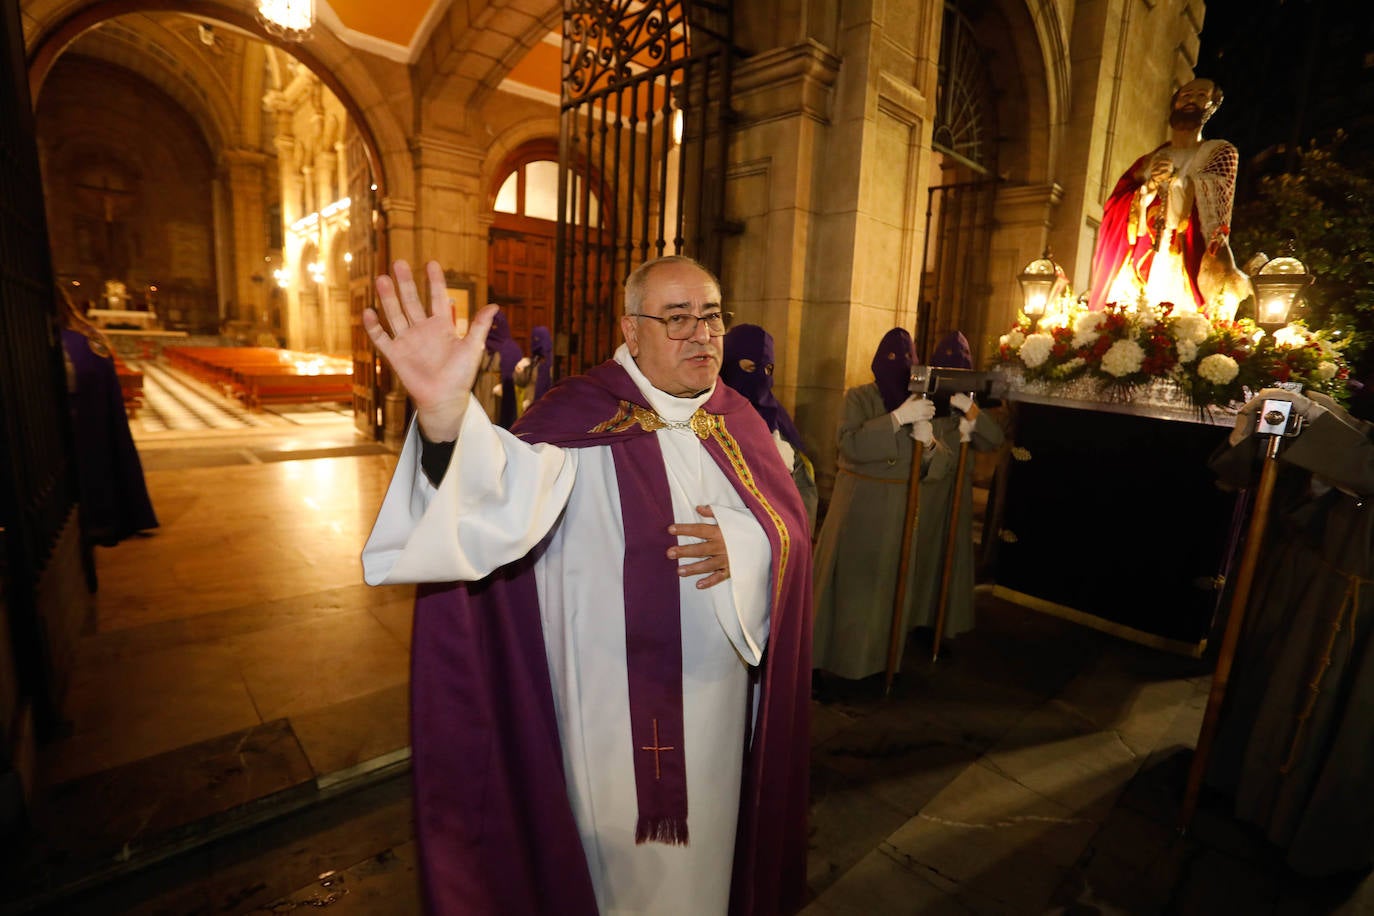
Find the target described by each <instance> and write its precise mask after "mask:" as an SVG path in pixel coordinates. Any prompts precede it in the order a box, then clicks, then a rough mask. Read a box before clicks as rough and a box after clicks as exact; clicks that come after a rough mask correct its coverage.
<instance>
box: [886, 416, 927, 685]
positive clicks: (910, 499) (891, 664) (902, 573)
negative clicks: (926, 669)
mask: <svg viewBox="0 0 1374 916" xmlns="http://www.w3.org/2000/svg"><path fill="white" fill-rule="evenodd" d="M911 445H912V448H911V472H910V476H909V477H908V479H907V485H906V517H905V518H904V520H903V521H902V552H901V553H900V554H898V557H900V559H899V560H898V563H897V592H896V594H895V595H894V596H893V598H892V630H891V632H890V633H889V634H888V637H887V679H886V681H885V682H884V684H883V692H884V693H891V692H892V679H893V678H894V677H896V675H897V659H898V656H899V655H900V654H901V650H902V636H903V633H902V619H903V617H904V615H903V614H902V609H903V607H904V606H905V605H906V589H907V578H908V576H907V568H908V567H909V566H910V559H911V541H912V538H913V537H914V535H915V530H916V513H917V510H918V509H919V508H920V503H921V459H922V458H923V457H924V455H925V445H924V444H922V443H921V441H920V440H913V441H912V443H911Z"/></svg>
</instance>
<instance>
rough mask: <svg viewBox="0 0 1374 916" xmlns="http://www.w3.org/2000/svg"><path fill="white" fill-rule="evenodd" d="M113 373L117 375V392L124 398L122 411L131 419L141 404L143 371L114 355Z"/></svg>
mask: <svg viewBox="0 0 1374 916" xmlns="http://www.w3.org/2000/svg"><path fill="white" fill-rule="evenodd" d="M114 364H115V374H116V375H117V376H119V393H120V395H122V396H123V398H124V413H125V415H126V416H127V417H128V418H129V419H130V420H132V419H133V418H134V417H135V416H136V415H137V414H138V409H139V408H140V407H142V406H143V373H142V372H140V371H139V370H137V369H135V368H133V367H131V366H129V365H128V364H127V363H125V362H124V360H122V359H120V358H119V354H115V357H114Z"/></svg>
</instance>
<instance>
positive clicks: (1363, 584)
mask: <svg viewBox="0 0 1374 916" xmlns="http://www.w3.org/2000/svg"><path fill="white" fill-rule="evenodd" d="M1314 400H1318V401H1319V402H1321V403H1323V404H1326V405H1330V407H1331V408H1332V410H1331V412H1329V413H1326V414H1323V415H1322V416H1320V417H1318V418H1317V419H1316V421H1315V422H1313V423H1312V424H1311V425H1310V426H1309V427H1308V428H1307V429H1306V430H1304V431H1303V432H1302V433H1301V435H1300V436H1299V437H1298V438H1297V439H1295V440H1290V441H1287V442H1285V443H1284V446H1283V449H1282V451H1280V453H1279V459H1278V460H1279V462H1280V464H1281V466H1282V468H1283V470H1282V473H1281V474H1280V478H1279V482H1278V485H1277V487H1276V491H1275V495H1274V499H1273V502H1272V504H1271V508H1270V521H1269V532H1268V535H1267V536H1266V538H1265V548H1264V551H1263V553H1262V554H1261V557H1260V565H1259V567H1258V569H1257V571H1256V576H1255V584H1254V588H1253V591H1252V592H1251V596H1250V601H1249V603H1248V606H1247V611H1246V618H1245V624H1244V629H1243V630H1242V636H1241V639H1240V642H1239V644H1238V646H1237V651H1236V658H1235V665H1234V670H1233V673H1232V676H1231V681H1230V684H1229V685H1228V689H1227V696H1226V703H1225V706H1224V707H1223V711H1222V714H1221V718H1220V720H1219V723H1218V731H1217V736H1216V743H1215V745H1214V750H1213V756H1212V759H1211V761H1210V762H1209V770H1208V782H1209V783H1211V784H1212V785H1213V786H1216V787H1217V788H1220V789H1222V790H1224V791H1226V792H1228V793H1230V794H1232V795H1233V796H1234V798H1235V809H1236V816H1237V817H1238V818H1240V819H1241V820H1244V821H1248V822H1250V823H1253V824H1256V825H1257V826H1259V827H1261V828H1262V829H1263V830H1264V832H1265V834H1266V835H1267V837H1268V838H1269V840H1270V841H1271V842H1273V843H1274V844H1276V845H1277V846H1279V847H1281V848H1283V849H1285V850H1286V852H1287V861H1288V864H1289V865H1290V866H1291V867H1292V868H1293V869H1294V870H1296V871H1299V872H1302V873H1305V874H1311V875H1326V874H1333V873H1336V872H1340V871H1347V870H1353V869H1363V868H1368V867H1369V866H1370V865H1371V864H1374V551H1371V548H1372V547H1374V544H1371V535H1372V534H1374V506H1371V505H1370V503H1369V502H1368V501H1367V500H1368V498H1369V497H1370V496H1371V495H1374V443H1372V442H1371V441H1370V438H1369V434H1370V432H1371V431H1374V427H1370V426H1369V425H1368V424H1366V423H1363V422H1361V421H1360V420H1356V419H1353V418H1351V417H1350V416H1349V415H1348V414H1346V413H1345V412H1344V411H1342V410H1341V409H1340V408H1339V407H1336V406H1335V405H1334V404H1333V403H1331V402H1330V401H1329V400H1328V399H1325V398H1322V397H1321V396H1316V397H1314ZM1261 441H1262V440H1260V439H1259V437H1255V436H1253V435H1252V436H1249V437H1247V438H1246V439H1245V440H1243V441H1242V442H1241V443H1240V444H1239V445H1237V446H1235V447H1232V448H1224V449H1223V450H1221V451H1219V452H1218V453H1217V455H1216V456H1214V458H1213V460H1212V466H1213V468H1214V469H1215V470H1217V472H1218V473H1219V474H1221V475H1222V477H1223V478H1225V479H1227V480H1229V481H1231V482H1234V483H1238V484H1241V485H1246V484H1251V483H1253V482H1254V481H1255V480H1257V479H1258V477H1257V470H1256V469H1257V468H1258V455H1259V449H1260V447H1261ZM1314 477H1315V479H1316V481H1317V486H1316V487H1313V485H1312V484H1313V480H1314ZM1327 485H1334V486H1333V488H1331V489H1327V488H1326V487H1327ZM1343 491H1345V492H1343ZM1352 494H1353V495H1352Z"/></svg>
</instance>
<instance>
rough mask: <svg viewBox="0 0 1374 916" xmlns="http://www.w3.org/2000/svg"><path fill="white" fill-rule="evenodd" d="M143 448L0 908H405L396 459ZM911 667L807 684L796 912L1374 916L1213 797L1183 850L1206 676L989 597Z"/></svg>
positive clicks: (911, 653) (295, 445) (256, 447)
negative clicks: (372, 552) (802, 846)
mask: <svg viewBox="0 0 1374 916" xmlns="http://www.w3.org/2000/svg"><path fill="white" fill-rule="evenodd" d="M231 435H232V436H234V437H233V438H231ZM254 437H257V438H254ZM140 447H141V449H142V451H143V454H144V460H145V465H146V469H147V478H148V482H149V486H150V489H151V492H152V496H153V500H154V504H155V506H156V508H157V510H158V513H159V515H160V517H161V520H162V527H161V528H160V529H159V530H158V531H157V532H156V533H155V534H153V535H152V536H150V537H147V538H142V539H138V540H134V541H128V542H125V543H123V544H121V545H119V546H118V547H116V548H113V549H110V550H101V551H99V553H98V565H99V575H100V590H99V592H98V595H97V597H98V606H99V620H98V622H97V624H96V626H95V627H94V628H93V630H92V632H91V633H90V634H88V636H87V637H86V639H85V642H84V644H83V648H82V655H81V660H80V665H79V667H78V671H77V676H76V679H75V682H74V687H73V692H72V698H71V710H72V716H71V734H70V735H69V736H68V737H66V738H65V739H63V740H61V741H58V742H55V743H53V744H52V745H50V746H48V747H47V748H45V749H44V753H43V759H42V761H41V766H42V772H43V773H44V774H45V783H44V785H43V786H42V787H41V800H40V804H39V807H38V809H37V816H36V822H35V835H34V837H33V842H32V843H31V844H30V847H29V848H28V849H27V850H24V851H21V853H20V854H19V855H17V856H12V857H9V859H8V861H7V862H6V863H5V865H3V866H0V883H3V885H4V886H5V887H7V888H8V891H9V892H7V893H6V894H4V895H0V913H10V912H14V913H19V912H45V913H54V914H56V913H61V914H76V913H125V912H127V913H140V914H153V913H167V914H190V913H288V912H292V911H295V910H297V909H301V908H307V907H308V908H312V909H313V908H319V907H326V908H328V909H329V910H331V911H334V912H337V913H349V914H351V913H358V914H362V913H377V914H407V913H416V912H418V911H419V907H418V901H417V896H416V886H415V865H414V847H413V837H412V831H411V821H410V808H409V794H408V786H407V781H406V772H405V767H406V753H407V748H406V744H407V739H406V725H405V722H406V706H405V686H406V657H407V650H408V646H409V605H410V594H409V590H407V589H369V588H367V587H366V586H364V585H362V584H361V581H360V577H359V576H360V573H359V568H358V549H359V546H360V545H361V542H362V539H363V538H364V537H365V534H366V531H367V529H368V527H369V526H370V524H371V521H372V517H373V514H374V513H375V510H376V506H377V504H378V502H379V501H380V497H381V493H382V489H383V488H384V486H385V482H386V479H387V476H388V475H389V472H390V468H391V464H392V461H393V459H392V457H391V456H390V455H388V454H385V453H379V451H378V450H377V449H375V447H373V446H371V445H370V444H368V443H365V442H362V441H360V440H358V439H357V438H356V437H355V436H354V435H353V434H352V432H351V430H349V429H348V428H347V427H346V426H339V425H334V426H330V425H327V424H319V425H316V426H314V427H311V428H309V429H302V430H298V431H292V432H291V433H290V438H289V441H286V440H283V438H282V434H281V433H279V432H274V433H272V434H270V435H269V434H268V433H258V432H253V433H251V434H250V433H240V434H229V433H218V432H216V433H208V432H207V433H205V434H203V435H200V436H198V437H195V438H187V437H186V436H180V437H171V438H160V437H153V439H151V440H150V439H148V438H145V439H144V440H143V441H142V442H141V443H140ZM928 655H929V648H928V646H926V645H923V644H922V643H921V642H920V634H917V637H916V638H915V639H913V641H912V644H911V645H910V646H909V648H908V652H907V655H906V659H905V670H904V673H903V674H902V675H901V677H900V678H899V680H898V682H897V684H896V687H895V689H894V691H893V693H892V695H891V696H884V695H883V693H882V690H881V685H880V684H878V683H875V682H861V683H858V684H834V683H831V682H826V683H824V684H822V685H821V686H822V691H821V694H820V695H821V696H823V697H824V699H825V702H819V701H818V702H816V703H815V704H814V705H813V713H814V722H813V737H812V748H813V749H812V796H813V806H812V815H811V842H810V850H811V851H810V861H809V867H808V880H809V885H810V888H811V891H812V894H813V899H812V902H811V903H810V904H809V906H808V908H807V909H806V911H805V912H806V913H807V914H808V916H848V914H886V913H979V914H983V913H986V914H995V913H1064V914H1087V913H1169V914H1175V913H1177V914H1212V913H1217V914H1231V913H1243V914H1250V913H1256V914H1275V916H1278V914H1284V916H1287V914H1307V913H1312V914H1316V913H1364V912H1369V913H1374V881H1364V880H1362V879H1363V877H1364V876H1353V877H1351V878H1349V879H1342V880H1327V881H1321V882H1313V881H1305V880H1302V879H1300V878H1298V877H1297V876H1294V875H1292V874H1290V873H1288V872H1287V871H1286V870H1284V868H1283V867H1282V865H1281V864H1280V863H1279V862H1278V860H1277V859H1276V858H1275V857H1274V855H1273V853H1272V851H1271V850H1269V849H1268V848H1266V846H1265V845H1264V844H1263V843H1262V842H1261V841H1260V840H1259V839H1258V838H1257V837H1255V836H1254V834H1253V833H1252V832H1250V831H1249V830H1247V829H1246V828H1244V827H1243V826H1241V825H1238V824H1236V823H1234V822H1233V821H1232V820H1231V819H1230V818H1229V817H1228V816H1227V813H1226V807H1225V802H1224V800H1223V799H1219V798H1214V797H1211V796H1206V795H1204V798H1203V804H1202V806H1201V808H1200V810H1199V812H1198V815H1197V817H1196V818H1195V820H1194V824H1193V827H1192V829H1191V830H1190V832H1189V833H1188V834H1187V835H1186V836H1183V837H1180V836H1179V834H1178V832H1177V831H1176V829H1175V822H1176V819H1177V808H1178V799H1179V797H1180V794H1181V791H1182V785H1183V781H1184V776H1185V772H1186V769H1187V766H1188V761H1189V758H1190V754H1191V750H1190V749H1191V747H1192V744H1193V742H1194V741H1195V739H1196V735H1197V731H1198V728H1199V724H1200V721H1201V715H1202V709H1203V706H1204V704H1205V701H1206V691H1207V688H1208V678H1207V669H1206V667H1205V666H1204V665H1203V664H1202V663H1200V662H1197V661H1194V660H1191V659H1184V658H1180V657H1177V656H1172V655H1167V654H1163V653H1160V652H1157V651H1154V650H1150V649H1146V648H1144V647H1140V646H1137V645H1134V644H1131V643H1126V642H1122V641H1119V640H1116V639H1114V638H1112V637H1108V636H1105V635H1103V634H1100V633H1097V632H1095V631H1092V630H1089V629H1086V628H1083V627H1080V626H1077V625H1075V624H1071V623H1068V622H1065V621H1062V620H1058V619H1055V618H1052V617H1048V616H1044V615H1041V614H1039V613H1036V612H1032V611H1028V610H1025V609H1022V608H1019V607H1016V606H1014V605H1011V604H1007V603H1005V602H1001V601H999V600H996V599H993V598H991V597H990V596H984V597H983V599H982V601H981V604H980V609H979V626H978V628H977V629H976V630H975V631H973V632H972V633H969V634H966V635H964V636H962V637H960V639H959V640H958V641H957V642H956V643H955V645H954V647H953V652H952V653H948V654H946V655H944V656H942V658H941V659H940V661H939V662H937V663H932V662H930V661H929V659H928Z"/></svg>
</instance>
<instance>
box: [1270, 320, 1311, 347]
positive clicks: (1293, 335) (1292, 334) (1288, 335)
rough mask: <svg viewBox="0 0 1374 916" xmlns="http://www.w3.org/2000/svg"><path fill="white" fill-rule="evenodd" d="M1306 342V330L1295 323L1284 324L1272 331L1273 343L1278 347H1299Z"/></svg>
mask: <svg viewBox="0 0 1374 916" xmlns="http://www.w3.org/2000/svg"><path fill="white" fill-rule="evenodd" d="M1306 343H1307V332H1306V331H1304V330H1303V329H1302V328H1300V327H1298V326H1297V325H1292V324H1289V325H1284V326H1283V327H1281V328H1279V329H1278V330H1277V331H1275V332H1274V345H1275V346H1278V347H1301V346H1303V345H1305V344H1306Z"/></svg>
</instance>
